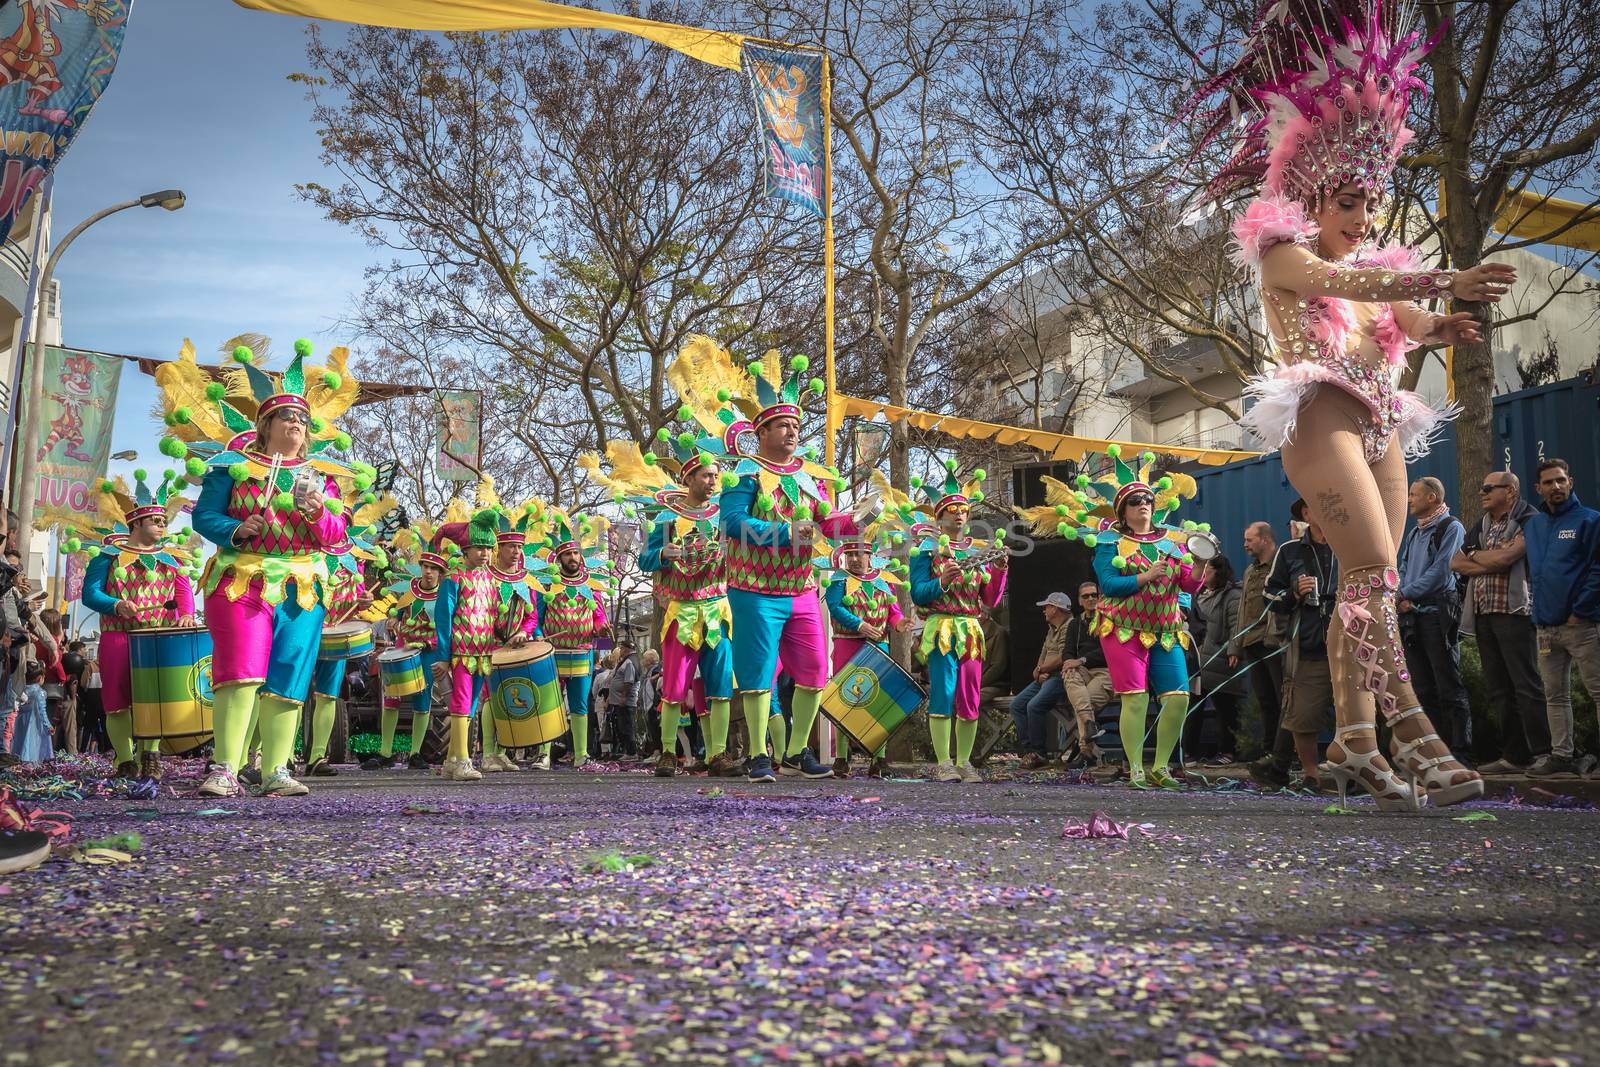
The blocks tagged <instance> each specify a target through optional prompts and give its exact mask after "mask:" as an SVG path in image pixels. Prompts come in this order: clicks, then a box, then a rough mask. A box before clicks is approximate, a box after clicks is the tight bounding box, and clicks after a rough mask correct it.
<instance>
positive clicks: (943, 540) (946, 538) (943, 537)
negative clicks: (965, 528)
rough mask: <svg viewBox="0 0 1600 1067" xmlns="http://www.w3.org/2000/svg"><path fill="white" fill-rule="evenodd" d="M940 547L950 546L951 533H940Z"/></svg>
mask: <svg viewBox="0 0 1600 1067" xmlns="http://www.w3.org/2000/svg"><path fill="white" fill-rule="evenodd" d="M939 547H940V548H949V547H950V535H949V534H940V535H939Z"/></svg>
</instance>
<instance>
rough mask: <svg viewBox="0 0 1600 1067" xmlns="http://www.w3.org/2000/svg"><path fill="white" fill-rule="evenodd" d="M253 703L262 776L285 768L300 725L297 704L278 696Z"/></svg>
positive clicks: (266, 697) (290, 757) (291, 757)
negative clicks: (258, 737) (259, 737)
mask: <svg viewBox="0 0 1600 1067" xmlns="http://www.w3.org/2000/svg"><path fill="white" fill-rule="evenodd" d="M256 704H257V705H258V709H257V712H256V715H257V721H258V722H259V724H260V727H261V773H262V774H263V775H264V776H265V775H270V774H272V772H273V771H276V770H277V769H278V768H280V767H284V768H287V767H288V766H289V761H290V760H292V759H293V758H294V735H295V734H296V733H297V732H298V730H299V726H300V705H299V704H298V703H291V702H289V701H287V700H284V699H283V698H282V697H277V696H264V697H262V698H261V699H260V700H258V701H256ZM314 729H315V728H314V727H313V730H314ZM330 730H331V726H330ZM324 748H326V742H324Z"/></svg>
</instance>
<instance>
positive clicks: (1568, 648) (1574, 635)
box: [1523, 458, 1600, 777]
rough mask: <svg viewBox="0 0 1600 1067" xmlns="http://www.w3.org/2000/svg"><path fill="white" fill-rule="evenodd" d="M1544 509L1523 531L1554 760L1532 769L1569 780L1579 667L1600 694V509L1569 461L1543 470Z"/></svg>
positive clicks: (1552, 463) (1549, 462)
mask: <svg viewBox="0 0 1600 1067" xmlns="http://www.w3.org/2000/svg"><path fill="white" fill-rule="evenodd" d="M1538 489H1539V495H1540V496H1541V497H1542V498H1544V504H1543V505H1542V506H1541V507H1540V508H1539V511H1538V513H1537V514H1536V515H1534V516H1533V517H1532V518H1530V519H1529V520H1528V523H1527V525H1526V526H1525V527H1524V528H1523V537H1524V538H1525V539H1526V540H1527V542H1528V569H1529V571H1530V572H1531V573H1532V575H1533V623H1534V625H1535V626H1536V627H1538V634H1539V674H1540V675H1541V676H1542V677H1543V678H1544V694H1545V706H1546V709H1547V710H1548V712H1549V715H1550V755H1549V756H1547V757H1545V758H1544V759H1541V760H1539V761H1538V762H1536V763H1535V764H1534V765H1533V766H1532V767H1530V768H1528V773H1529V774H1530V775H1535V776H1539V777H1548V776H1551V775H1570V774H1571V773H1572V772H1573V771H1574V770H1575V769H1576V766H1577V765H1576V763H1575V761H1574V759H1573V747H1572V741H1573V738H1572V664H1573V661H1576V662H1577V664H1578V673H1579V674H1580V675H1582V676H1583V684H1584V685H1585V686H1586V687H1588V690H1589V692H1590V693H1595V694H1600V511H1595V510H1594V509H1593V508H1586V507H1584V506H1583V504H1582V503H1581V502H1579V500H1578V497H1577V494H1575V493H1574V492H1573V491H1572V475H1571V473H1570V472H1569V470H1568V467H1567V462H1566V460H1563V459H1554V458H1552V459H1546V460H1543V461H1541V462H1540V463H1539V468H1538Z"/></svg>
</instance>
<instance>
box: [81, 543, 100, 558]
mask: <svg viewBox="0 0 1600 1067" xmlns="http://www.w3.org/2000/svg"><path fill="white" fill-rule="evenodd" d="M83 554H84V555H86V556H88V557H89V558H90V559H94V558H95V557H96V556H98V555H99V554H100V546H99V545H90V546H89V547H88V548H86V549H84V550H83Z"/></svg>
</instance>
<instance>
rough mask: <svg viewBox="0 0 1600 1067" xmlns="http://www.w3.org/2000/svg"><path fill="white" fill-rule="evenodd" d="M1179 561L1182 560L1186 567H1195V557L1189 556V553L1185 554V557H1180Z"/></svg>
mask: <svg viewBox="0 0 1600 1067" xmlns="http://www.w3.org/2000/svg"><path fill="white" fill-rule="evenodd" d="M1178 559H1180V560H1181V561H1182V562H1183V563H1184V564H1186V565H1188V566H1190V567H1193V566H1194V557H1193V556H1191V555H1189V553H1187V552H1185V553H1184V554H1183V555H1181V556H1179V557H1178Z"/></svg>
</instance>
